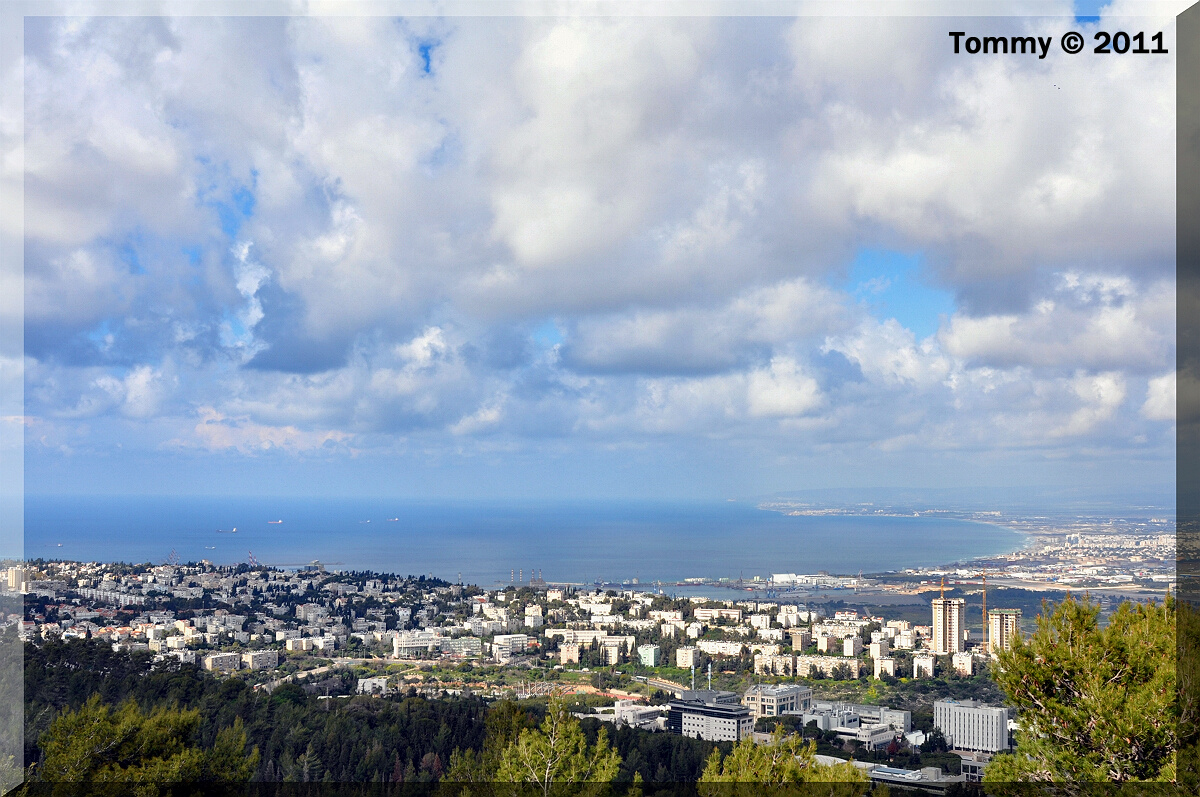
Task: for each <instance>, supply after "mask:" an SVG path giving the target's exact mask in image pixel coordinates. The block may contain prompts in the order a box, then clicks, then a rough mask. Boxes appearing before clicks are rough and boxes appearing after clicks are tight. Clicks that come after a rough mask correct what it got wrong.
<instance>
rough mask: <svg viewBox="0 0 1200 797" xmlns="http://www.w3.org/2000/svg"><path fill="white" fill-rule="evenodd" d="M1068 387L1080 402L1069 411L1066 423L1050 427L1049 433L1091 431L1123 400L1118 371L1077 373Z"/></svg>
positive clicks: (1064, 433)
mask: <svg viewBox="0 0 1200 797" xmlns="http://www.w3.org/2000/svg"><path fill="white" fill-rule="evenodd" d="M1072 388H1073V389H1074V391H1075V395H1076V396H1077V397H1078V398H1079V399H1080V400H1081V401H1082V402H1083V406H1082V407H1080V408H1079V409H1077V410H1075V412H1073V413H1072V414H1071V417H1070V419H1069V420H1068V421H1067V423H1066V424H1064V425H1062V426H1060V427H1058V428H1057V429H1053V430H1051V432H1050V434H1051V436H1054V437H1069V436H1074V435H1081V434H1086V433H1088V432H1091V431H1092V430H1093V429H1095V428H1096V426H1097V425H1098V424H1101V423H1103V422H1104V421H1107V420H1109V419H1111V418H1112V417H1113V415H1115V414H1116V411H1117V408H1118V407H1120V406H1121V403H1122V402H1123V401H1125V379H1124V377H1122V376H1121V374H1118V373H1103V374H1096V375H1094V376H1089V375H1084V374H1080V375H1079V376H1077V377H1075V379H1074V380H1073V383H1072Z"/></svg>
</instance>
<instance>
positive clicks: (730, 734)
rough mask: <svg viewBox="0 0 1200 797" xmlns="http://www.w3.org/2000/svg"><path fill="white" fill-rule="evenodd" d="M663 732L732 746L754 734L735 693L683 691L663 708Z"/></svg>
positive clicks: (744, 709) (751, 722) (746, 711)
mask: <svg viewBox="0 0 1200 797" xmlns="http://www.w3.org/2000/svg"><path fill="white" fill-rule="evenodd" d="M667 730H669V731H671V732H673V733H679V734H682V735H684V736H690V737H692V738H694V739H706V740H708V741H712V742H723V741H731V742H736V741H739V740H741V739H744V738H746V737H747V736H750V735H751V734H752V733H753V732H754V717H753V716H752V715H751V713H750V709H748V708H746V707H745V706H743V705H740V704H739V703H738V695H737V693H736V692H717V691H711V690H707V691H685V692H683V693H682V695H681V697H680V698H679V699H678V700H672V701H671V702H670V703H669V704H668V706H667Z"/></svg>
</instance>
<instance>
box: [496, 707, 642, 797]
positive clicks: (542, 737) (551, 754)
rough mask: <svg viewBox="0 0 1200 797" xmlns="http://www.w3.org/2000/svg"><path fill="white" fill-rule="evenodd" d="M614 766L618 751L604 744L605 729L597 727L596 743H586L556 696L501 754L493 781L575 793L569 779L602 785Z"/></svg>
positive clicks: (609, 778) (617, 763) (548, 791)
mask: <svg viewBox="0 0 1200 797" xmlns="http://www.w3.org/2000/svg"><path fill="white" fill-rule="evenodd" d="M620 766H621V756H620V755H618V754H617V751H616V750H614V749H612V748H611V747H610V746H609V744H608V734H607V732H606V731H605V730H604V729H603V728H602V729H601V730H600V734H599V737H598V738H597V739H596V744H595V745H588V743H587V739H586V738H585V737H584V735H583V729H582V728H580V726H579V720H577V719H575V718H574V717H573V716H571V713H570V712H569V711H568V710H567V704H566V701H565V700H564V699H563V698H561V697H556V698H552V699H551V700H550V706H549V709H548V710H547V712H546V719H545V720H543V721H542V724H541V727H540V728H537V729H534V728H527V729H525V730H522V731H521V733H520V735H519V736H518V737H517V740H516V741H514V742H512V743H511V744H509V745H508V747H507V748H506V749H505V750H504V752H503V753H502V754H501V756H500V765H499V767H498V768H497V770H496V780H497V781H499V782H501V783H525V784H531V785H534V786H536V787H537V789H539V790H540V791H541V793H542V794H543V795H549V794H568V793H570V794H576V793H579V791H580V787H579V786H578V785H572V784H584V783H590V784H607V783H609V782H611V781H612V779H613V778H614V777H616V775H617V770H618V769H619V768H620Z"/></svg>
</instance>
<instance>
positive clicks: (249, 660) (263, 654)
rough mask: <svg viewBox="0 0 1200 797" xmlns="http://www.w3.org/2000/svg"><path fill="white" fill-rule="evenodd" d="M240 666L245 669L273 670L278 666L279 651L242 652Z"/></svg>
mask: <svg viewBox="0 0 1200 797" xmlns="http://www.w3.org/2000/svg"><path fill="white" fill-rule="evenodd" d="M242 666H243V667H245V668H246V669H247V670H273V669H275V668H276V667H278V666H279V651H278V650H252V651H250V652H249V653H243V654H242Z"/></svg>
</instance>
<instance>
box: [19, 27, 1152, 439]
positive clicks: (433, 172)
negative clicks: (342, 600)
mask: <svg viewBox="0 0 1200 797" xmlns="http://www.w3.org/2000/svg"><path fill="white" fill-rule="evenodd" d="M996 24H1001V25H1006V26H1010V27H1012V28H1013V30H1014V32H1019V31H1025V30H1028V31H1030V32H1035V33H1039V34H1041V35H1048V34H1049V33H1051V32H1052V30H1051V28H1052V26H1053V25H1055V24H1057V23H1052V22H1051V21H1046V20H1033V21H1023V20H1016V21H1005V22H996ZM27 25H28V26H29V30H30V35H29V36H28V39H27V49H28V53H27V69H26V72H25V80H26V87H27V89H28V91H27V94H26V119H27V125H28V129H27V131H25V132H27V134H28V135H27V138H26V173H25V174H26V200H27V206H26V222H27V224H26V233H25V234H26V258H27V261H28V269H27V273H26V282H25V309H26V319H27V321H28V322H29V323H28V334H27V338H26V340H27V348H28V351H29V352H30V354H31V357H30V362H31V363H32V365H31V367H30V368H28V369H27V371H26V384H27V395H28V397H29V399H28V400H29V403H30V404H31V406H32V409H33V414H36V415H38V416H39V417H41V418H58V419H60V420H66V419H87V421H88V423H89V424H91V427H90V429H91V431H89V432H88V433H87V434H90V435H93V436H94V437H95V439H97V440H101V439H104V438H105V436H106V435H107V436H108V439H114V440H117V439H120V440H125V439H128V438H126V437H124V436H125V435H127V434H129V430H130V428H131V427H133V426H137V428H138V429H140V430H141V433H142V434H144V435H145V437H144V439H141V440H140V441H131V444H135V443H136V444H138V445H143V446H146V447H153V446H154V445H155V444H158V443H160V442H161V441H162V440H164V439H173V440H176V441H177V443H176V444H178V445H185V446H198V447H200V448H203V449H206V450H232V451H244V452H254V451H261V450H263V449H264V447H265V448H278V449H281V450H284V451H290V452H294V453H301V452H304V451H311V450H314V449H318V448H322V447H325V446H330V445H333V446H339V447H340V448H338V450H339V451H341V450H345V448H346V446H347V445H348V444H349V442H350V441H351V440H353V442H354V444H355V445H356V446H363V445H379V446H381V447H386V446H387V445H389V444H390V443H389V442H388V441H389V440H395V439H402V438H405V437H407V436H410V435H422V436H424V443H425V444H427V445H428V448H429V449H430V450H438V449H439V447H442V446H444V447H448V448H450V449H452V450H465V449H467V448H469V447H470V446H471V445H472V444H474V440H473V439H472V436H473V435H478V436H479V437H480V438H483V437H487V438H489V439H490V441H491V442H490V443H489V444H491V445H497V446H500V445H513V446H516V447H517V448H519V447H520V446H521V445H522V444H524V443H529V441H538V440H542V439H544V438H545V437H547V436H553V435H558V436H561V437H564V438H571V439H572V440H574V439H586V440H590V441H600V442H601V443H603V444H605V445H623V446H633V447H636V446H638V445H642V444H644V443H645V442H646V441H647V440H648V439H652V438H653V439H655V440H658V439H665V438H667V437H670V436H676V437H677V438H678V439H683V440H692V441H697V440H698V441H706V440H710V439H714V438H728V439H739V440H746V441H753V442H748V443H747V445H748V446H750V447H753V446H754V445H758V446H760V447H761V448H762V450H766V449H769V448H771V447H772V446H779V447H783V448H788V449H793V448H798V447H809V448H813V447H824V449H822V450H833V449H837V448H838V447H839V446H854V445H872V444H873V445H876V446H877V447H878V448H880V449H886V450H891V451H906V452H911V451H919V450H921V449H922V448H925V449H927V450H948V449H954V448H960V449H966V448H970V449H976V450H995V449H1002V448H1005V447H1012V448H1017V447H1028V448H1032V449H1041V450H1044V449H1046V448H1055V447H1057V448H1063V447H1070V446H1073V445H1081V444H1082V443H1080V442H1078V441H1084V440H1086V441H1088V443H1089V444H1092V443H1094V442H1095V441H1097V440H1103V441H1105V442H1106V444H1108V445H1111V446H1115V447H1120V446H1123V445H1124V446H1131V447H1136V446H1137V445H1140V444H1138V443H1136V440H1137V438H1138V436H1139V435H1144V434H1145V432H1146V430H1147V429H1149V428H1152V427H1150V426H1149V424H1151V423H1152V422H1155V421H1159V420H1169V419H1170V416H1169V415H1168V407H1169V406H1170V405H1171V404H1172V403H1173V400H1171V399H1169V398H1168V391H1169V389H1171V386H1173V385H1174V381H1173V380H1174V376H1173V374H1169V375H1168V376H1163V374H1166V373H1167V372H1168V371H1170V370H1171V369H1172V368H1173V361H1174V348H1175V342H1174V326H1175V315H1174V314H1175V309H1174V307H1175V289H1174V278H1173V270H1172V265H1173V262H1174V252H1173V244H1172V241H1173V232H1172V228H1171V225H1172V224H1173V218H1174V204H1173V196H1174V191H1173V180H1174V163H1173V160H1172V159H1171V158H1170V156H1169V153H1171V152H1173V151H1174V150H1173V147H1174V127H1173V122H1172V119H1173V101H1174V100H1173V96H1174V95H1173V90H1174V83H1173V81H1174V73H1173V66H1172V63H1173V62H1172V61H1171V60H1170V59H1141V60H1132V61H1131V60H1129V59H1124V60H1123V59H1119V58H1112V59H1102V58H1090V59H1085V58H1076V59H1063V58H1059V59H1055V60H1053V61H1051V60H1050V59H1047V60H1046V61H1044V62H1042V61H1038V60H1037V59H1029V60H1027V61H1021V60H1016V59H1008V60H1003V59H964V58H961V57H958V58H955V57H952V56H951V55H949V54H948V44H947V39H946V35H945V33H946V31H945V25H944V21H938V20H933V19H906V20H864V19H861V18H859V19H848V18H847V19H839V18H820V19H814V18H805V19H798V20H796V21H795V22H794V23H792V24H791V25H788V26H782V27H781V26H780V25H779V24H778V21H777V20H764V19H751V18H746V19H727V20H712V19H695V18H637V19H633V18H627V19H622V18H612V17H577V18H571V19H549V18H530V19H521V18H507V19H499V18H453V19H412V20H403V21H401V22H396V21H394V20H382V19H375V18H312V19H308V18H296V19H292V20H285V19H266V18H263V19H236V18H227V19H226V18H222V19H203V18H180V19H168V20H153V19H147V18H103V19H71V20H68V19H63V20H55V19H49V18H45V19H43V18H37V19H34V18H31V19H30V20H29V21H28V22H27ZM1048 26H1049V27H1048ZM418 39H419V40H421V41H424V42H426V43H428V44H430V46H432V47H433V56H432V60H431V70H430V73H429V74H426V73H425V71H424V69H423V64H422V61H421V57H420V56H419V55H418V53H417V51H416V42H417V40H418ZM851 43H854V45H855V46H853V47H851V46H850V44H851ZM1056 84H1057V86H1059V87H1061V88H1058V87H1056ZM1130 108H1137V109H1138V113H1129V109H1130ZM6 134H7V133H6ZM1164 153H1166V154H1167V156H1166V157H1164ZM6 168H7V166H6ZM248 241H253V242H254V245H253V250H252V252H253V257H251V249H250V248H249V246H248V244H246V242H248ZM239 245H240V248H237V247H239ZM860 248H874V249H878V248H886V249H895V250H896V251H904V252H919V253H920V254H921V262H922V264H923V265H922V268H923V269H924V273H923V274H922V276H923V277H927V278H928V279H929V280H931V281H933V282H934V283H935V284H936V285H937V286H938V287H939V288H940V289H943V290H945V291H947V292H949V293H952V294H953V295H954V296H955V297H956V300H957V302H958V304H957V307H956V310H955V312H954V313H953V314H952V315H951V316H950V317H949V318H948V319H947V320H946V321H945V322H944V323H943V325H942V328H941V329H940V330H939V331H938V332H937V334H935V335H933V336H929V337H926V338H924V339H918V338H917V336H916V335H914V334H913V332H912V331H911V330H910V329H907V328H905V327H904V326H903V325H902V324H901V323H900V322H898V321H896V320H884V321H881V320H879V319H876V318H874V317H871V316H869V315H868V314H867V313H868V312H869V310H868V308H867V306H866V304H863V305H860V304H859V303H858V302H856V301H855V299H854V297H852V296H850V295H847V293H846V292H845V291H843V290H841V289H840V288H839V287H837V286H839V285H843V284H844V283H843V280H844V278H845V271H846V269H847V268H848V266H849V265H850V263H852V262H853V261H854V257H855V254H856V253H857V252H858V251H859V249H860ZM231 249H232V250H233V251H231ZM902 288H903V286H902V285H899V284H891V283H889V282H888V277H887V276H884V275H878V276H875V277H874V278H873V279H872V277H871V275H868V276H867V278H866V279H865V285H864V289H865V290H867V291H878V293H879V295H880V296H886V297H888V298H887V301H889V302H890V301H892V298H891V297H892V296H895V295H900V294H897V293H896V292H897V291H900V292H901V293H902ZM902 300H903V299H901V301H902ZM897 315H898V317H904V316H903V314H902V313H901V314H897ZM547 319H554V325H555V327H556V328H557V329H558V330H559V331H560V333H561V335H562V338H563V340H562V341H561V343H554V344H552V345H550V344H547V343H546V342H545V341H542V340H535V339H534V335H533V333H532V330H534V329H538V328H541V327H542V326H543V325H545V324H546V323H547ZM287 351H293V352H294V354H292V355H287V356H284V355H285V354H286V352H287ZM256 355H257V357H256ZM273 355H279V357H278V358H277V359H275V360H271V359H270V357H271V356H273ZM289 358H290V359H289ZM269 367H278V368H282V369H290V370H288V371H286V372H284V371H272V370H269ZM1147 379H1149V382H1148V388H1147V393H1146V397H1145V400H1144V402H1143V403H1142V404H1141V405H1140V407H1141V410H1140V412H1138V411H1137V408H1136V407H1134V406H1131V407H1129V408H1126V407H1125V401H1124V400H1125V397H1126V396H1127V394H1130V393H1132V392H1135V391H1137V392H1140V391H1138V389H1137V388H1134V387H1131V386H1133V385H1140V384H1142V382H1143V381H1144V380H1147ZM1168 379H1170V380H1171V381H1170V385H1168V381H1167V380H1168ZM1171 395H1173V394H1171ZM1131 404H1132V403H1131ZM196 407H203V408H206V409H204V410H203V415H202V417H201V418H200V421H199V423H198V424H197V422H196V418H195V409H194V408H196ZM106 419H107V421H111V422H107V421H106ZM164 429H170V430H172V431H169V432H164V431H163V430H164ZM181 429H182V430H184V431H179V430H181ZM485 433H486V434H485ZM63 435H64V436H63V437H62V438H61V439H62V440H69V442H70V444H71V445H72V446H75V447H76V448H78V446H77V445H76V444H77V443H79V442H80V441H81V440H83V438H86V437H87V435H85V434H84V433H83V432H78V434H76V432H72V433H71V435H67V434H66V433H65V432H64V433H63ZM72 435H75V436H72ZM47 439H48V440H51V441H53V440H58V439H59V438H55V437H54V436H53V435H52V434H49V433H48V436H47ZM178 441H189V442H178ZM84 442H86V441H84ZM798 443H799V444H803V446H798V445H797V444H798ZM529 444H530V445H533V444H534V443H529ZM101 447H103V444H101ZM1164 451H1165V449H1164ZM1163 455H1164V456H1169V455H1168V454H1163Z"/></svg>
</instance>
